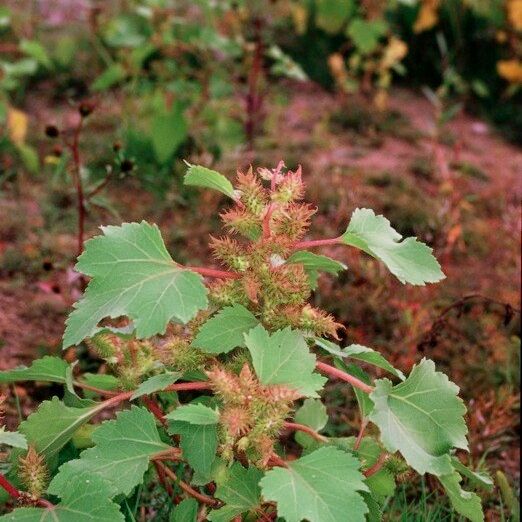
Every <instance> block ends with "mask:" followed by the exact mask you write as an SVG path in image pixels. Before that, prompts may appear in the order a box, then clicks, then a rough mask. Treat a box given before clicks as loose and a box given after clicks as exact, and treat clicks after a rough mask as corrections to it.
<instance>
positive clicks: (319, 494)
mask: <svg viewBox="0 0 522 522" xmlns="http://www.w3.org/2000/svg"><path fill="white" fill-rule="evenodd" d="M359 466H360V463H359V461H358V460H357V459H356V458H355V457H354V456H353V455H350V454H348V453H345V452H343V451H341V450H338V449H335V448H332V447H326V448H320V449H318V450H316V451H314V452H313V453H310V454H309V455H306V456H305V457H301V458H300V459H298V460H295V461H293V462H289V463H288V468H273V469H271V470H270V471H268V472H267V473H266V474H265V476H264V477H263V479H261V482H260V483H259V484H260V486H261V490H262V493H263V497H264V498H265V499H266V500H272V501H274V502H276V503H277V513H278V515H279V516H280V517H283V518H284V520H286V522H300V521H301V520H307V521H308V522H346V520H347V515H348V514H349V520H350V522H364V521H365V520H366V517H365V514H366V513H367V512H368V507H367V506H366V503H365V502H364V500H363V498H362V496H361V495H360V492H363V491H368V487H367V486H366V485H365V484H364V482H363V479H364V477H363V475H362V474H361V472H360V471H359Z"/></svg>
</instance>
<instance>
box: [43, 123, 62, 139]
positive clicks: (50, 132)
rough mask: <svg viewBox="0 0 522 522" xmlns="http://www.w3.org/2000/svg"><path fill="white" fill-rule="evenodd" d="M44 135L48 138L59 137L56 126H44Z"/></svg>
mask: <svg viewBox="0 0 522 522" xmlns="http://www.w3.org/2000/svg"><path fill="white" fill-rule="evenodd" d="M45 135H46V136H47V137H48V138H57V137H58V136H59V135H60V131H59V130H58V127H57V126H56V125H46V126H45Z"/></svg>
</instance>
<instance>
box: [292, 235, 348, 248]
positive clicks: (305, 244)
mask: <svg viewBox="0 0 522 522" xmlns="http://www.w3.org/2000/svg"><path fill="white" fill-rule="evenodd" d="M339 244H341V238H340V237H334V238H333V239H313V240H311V241H299V242H298V243H295V244H294V246H293V248H294V249H299V248H314V247H320V246H327V245H339Z"/></svg>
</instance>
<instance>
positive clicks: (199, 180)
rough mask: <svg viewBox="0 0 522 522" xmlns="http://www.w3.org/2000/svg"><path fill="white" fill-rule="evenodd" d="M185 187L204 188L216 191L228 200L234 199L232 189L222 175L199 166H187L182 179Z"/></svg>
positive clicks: (230, 184)
mask: <svg viewBox="0 0 522 522" xmlns="http://www.w3.org/2000/svg"><path fill="white" fill-rule="evenodd" d="M184 183H185V185H191V186H195V187H205V188H210V189H213V190H217V191H218V192H221V193H222V194H225V196H228V197H229V198H232V199H235V194H234V187H233V186H232V183H230V181H228V179H227V178H225V176H223V174H220V173H219V172H216V171H215V170H211V169H207V168H206V167H202V166H201V165H189V169H188V171H187V173H186V174H185V178H184Z"/></svg>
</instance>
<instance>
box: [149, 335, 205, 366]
mask: <svg viewBox="0 0 522 522" xmlns="http://www.w3.org/2000/svg"><path fill="white" fill-rule="evenodd" d="M155 353H156V355H157V356H158V357H159V358H160V360H161V361H162V362H163V363H164V364H165V365H166V366H169V367H171V368H172V369H174V370H177V371H181V372H190V371H194V370H197V369H199V368H201V366H202V365H203V364H204V363H205V361H206V359H207V356H206V355H205V354H204V353H203V352H202V351H201V350H198V349H197V348H194V347H192V346H190V342H189V341H188V340H187V339H183V338H180V337H174V338H172V339H170V340H169V341H168V342H166V343H165V344H163V345H161V346H160V347H158V348H157V349H156V350H155Z"/></svg>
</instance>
